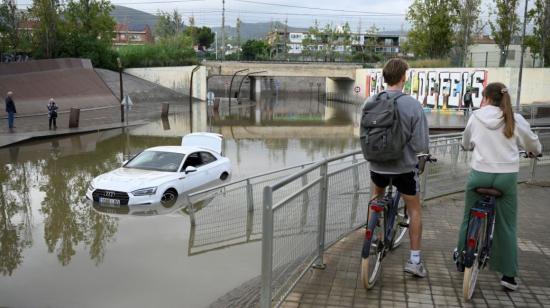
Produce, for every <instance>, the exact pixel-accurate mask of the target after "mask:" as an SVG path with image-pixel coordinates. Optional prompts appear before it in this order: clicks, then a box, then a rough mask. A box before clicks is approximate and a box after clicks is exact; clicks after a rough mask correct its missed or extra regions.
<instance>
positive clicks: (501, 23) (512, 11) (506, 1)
mask: <svg viewBox="0 0 550 308" xmlns="http://www.w3.org/2000/svg"><path fill="white" fill-rule="evenodd" d="M493 2H494V4H495V9H494V10H493V12H492V14H496V20H495V21H489V26H490V27H491V35H492V36H493V38H494V40H495V43H497V45H498V48H499V49H500V59H499V61H498V65H499V66H500V67H503V66H505V65H506V58H507V57H508V50H509V47H510V44H511V43H512V38H513V37H514V35H515V34H516V33H517V32H518V31H519V26H520V21H519V17H518V15H517V14H516V10H517V8H518V5H519V1H518V0H493Z"/></svg>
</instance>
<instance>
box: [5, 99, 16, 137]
mask: <svg viewBox="0 0 550 308" xmlns="http://www.w3.org/2000/svg"><path fill="white" fill-rule="evenodd" d="M12 96H13V92H11V91H9V92H8V94H7V96H6V112H7V113H8V127H9V129H10V131H12V130H13V128H14V127H15V126H13V121H14V119H15V114H16V113H17V110H15V103H14V102H13V98H12Z"/></svg>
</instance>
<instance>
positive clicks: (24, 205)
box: [0, 164, 32, 276]
mask: <svg viewBox="0 0 550 308" xmlns="http://www.w3.org/2000/svg"><path fill="white" fill-rule="evenodd" d="M29 178H30V174H29V166H28V165H25V164H23V165H21V166H14V165H10V164H6V165H4V166H2V168H0V181H1V183H2V184H1V185H0V196H1V197H0V273H2V275H10V276H11V275H12V273H13V271H14V270H15V269H16V268H17V267H18V266H19V265H20V264H21V263H22V262H23V256H22V252H23V248H26V247H29V246H30V245H32V233H31V228H32V225H31V224H32V211H31V208H30V195H29Z"/></svg>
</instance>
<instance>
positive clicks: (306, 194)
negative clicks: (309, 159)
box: [300, 166, 309, 228]
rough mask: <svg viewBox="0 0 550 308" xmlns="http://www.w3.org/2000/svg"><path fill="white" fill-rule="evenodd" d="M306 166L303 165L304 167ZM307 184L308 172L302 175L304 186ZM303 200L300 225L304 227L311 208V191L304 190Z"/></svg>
mask: <svg viewBox="0 0 550 308" xmlns="http://www.w3.org/2000/svg"><path fill="white" fill-rule="evenodd" d="M303 167H304V166H302V169H303ZM306 186H307V173H306V174H304V175H302V187H306ZM302 196H303V202H302V213H301V217H300V227H301V228H303V227H304V226H305V225H306V223H307V211H308V208H309V191H308V190H304V192H303V195H302Z"/></svg>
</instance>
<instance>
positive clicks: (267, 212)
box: [260, 186, 273, 308]
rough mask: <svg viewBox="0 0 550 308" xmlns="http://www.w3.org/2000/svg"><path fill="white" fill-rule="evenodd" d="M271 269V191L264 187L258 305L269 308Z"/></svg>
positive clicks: (269, 188) (268, 187)
mask: <svg viewBox="0 0 550 308" xmlns="http://www.w3.org/2000/svg"><path fill="white" fill-rule="evenodd" d="M272 269H273V191H272V190H271V187H270V186H266V187H264V200H263V215H262V276H261V293H260V305H261V307H262V308H271V282H272V281H271V279H272Z"/></svg>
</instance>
